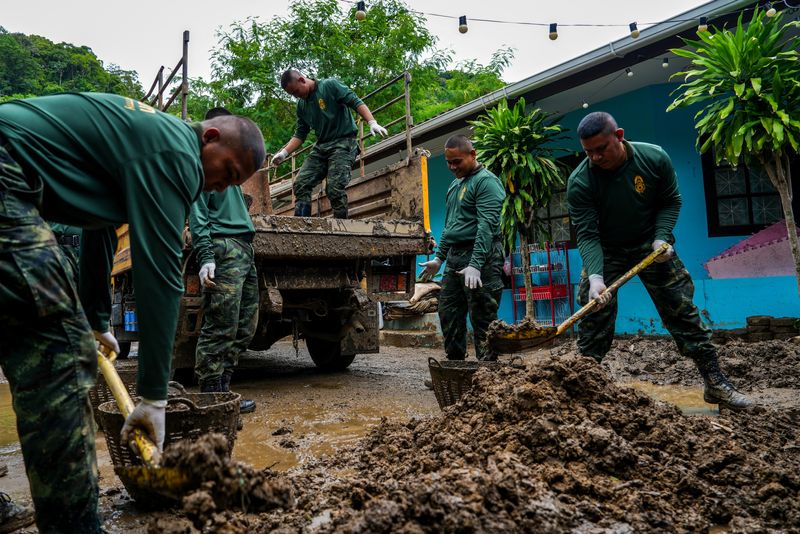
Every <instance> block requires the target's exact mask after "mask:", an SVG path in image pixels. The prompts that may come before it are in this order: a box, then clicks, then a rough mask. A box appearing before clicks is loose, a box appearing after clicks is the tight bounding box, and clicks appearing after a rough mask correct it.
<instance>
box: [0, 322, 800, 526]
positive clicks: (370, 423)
mask: <svg viewBox="0 0 800 534" xmlns="http://www.w3.org/2000/svg"><path fill="white" fill-rule="evenodd" d="M669 343H671V342H669V341H668V340H664V339H659V340H652V339H641V338H633V339H623V340H618V341H616V342H615V345H614V348H613V349H612V352H611V353H610V354H609V357H608V358H607V359H606V360H605V361H604V363H603V365H602V366H600V365H597V364H595V363H594V362H593V361H592V360H589V359H585V358H579V357H576V356H575V355H574V354H573V351H572V350H571V349H572V346H571V344H570V343H569V342H567V343H564V344H562V345H560V346H558V347H555V348H552V349H549V350H544V351H539V352H538V353H534V354H527V355H525V361H526V363H527V364H528V368H527V370H524V371H517V370H512V369H509V370H507V371H504V372H502V373H500V374H499V375H498V374H491V373H487V372H481V373H479V374H478V375H476V385H475V387H474V388H473V390H472V391H471V392H470V394H468V396H467V397H466V398H465V399H464V402H463V404H461V405H458V406H456V407H453V408H449V409H448V410H446V411H445V412H443V413H442V412H440V411H439V409H438V407H437V406H436V404H435V400H434V398H433V394H432V392H430V391H429V390H426V389H425V388H424V387H423V386H422V379H423V378H424V377H426V376H427V368H426V360H427V357H428V356H439V352H438V351H433V350H429V349H418V348H415V349H394V348H384V352H383V353H382V354H380V355H371V356H364V357H360V358H358V359H357V360H356V362H355V363H354V364H353V367H352V368H351V371H350V372H348V373H344V374H338V375H319V374H317V373H316V371H315V370H314V369H313V367H312V366H311V364H310V362H309V361H308V360H307V357H306V358H302V356H301V359H299V360H297V359H295V358H294V355H293V352H292V351H291V347H290V346H288V345H287V346H282V347H280V350H279V351H278V353H279V355H278V357H277V359H275V358H276V357H275V356H274V355H273V354H269V355H267V356H265V357H267V358H269V360H270V361H272V362H273V366H272V367H271V368H270V369H269V370H268V371H266V372H260V373H255V372H246V373H242V374H243V375H246V379H245V380H244V381H239V382H238V383H236V382H235V385H236V386H237V387H238V389H240V390H242V392H243V393H245V395H247V396H250V397H253V398H255V399H256V400H257V401H258V402H259V409H258V410H257V412H256V413H255V414H253V415H251V416H245V430H244V431H243V433H242V434H241V436H240V439H239V440H238V442H237V445H236V448H235V449H234V458H233V459H234V462H233V463H231V462H228V461H226V460H224V459H220V458H217V457H216V456H215V455H214V454H210V453H213V450H214V444H213V443H205V444H199V445H198V444H195V446H196V447H200V448H201V449H202V450H203V451H204V454H205V458H206V463H205V464H204V465H208V461H209V459H210V463H211V465H212V466H216V467H214V468H212V469H206V470H205V471H206V481H205V483H204V486H203V487H202V488H199V490H198V491H194V492H192V493H191V495H189V496H188V497H187V498H186V499H185V501H184V502H183V505H182V508H183V511H182V512H180V513H179V514H177V515H176V514H175V512H169V513H160V514H155V515H144V514H141V513H140V512H137V511H136V509H135V507H134V506H133V505H132V504H131V503H130V502H129V501H128V499H127V498H126V495H125V492H124V491H122V490H120V487H119V483H118V481H117V480H116V478H115V477H114V476H113V474H111V473H110V471H109V469H108V467H107V466H106V468H105V469H104V470H102V471H103V473H104V475H103V480H102V482H101V484H102V488H103V490H102V493H103V498H102V503H103V504H102V508H103V511H104V513H105V514H106V518H107V528H109V530H111V531H116V532H122V531H124V532H144V531H147V530H148V529H149V531H151V532H199V531H201V529H202V530H205V531H217V532H253V531H269V530H278V531H284V532H297V531H305V532H329V531H343V532H390V531H392V532H397V531H402V532H429V531H499V530H506V531H542V532H561V531H565V530H572V531H577V532H601V531H608V532H634V531H651V530H660V531H686V532H688V531H705V530H707V529H709V528H716V529H719V530H717V531H720V532H725V531H731V532H750V531H776V532H783V531H785V532H800V495H799V494H798V492H799V491H800V475H799V473H800V469H798V468H800V444H799V443H798V436H797V434H798V424H797V423H798V421H799V420H800V395H798V393H800V391H798V383H799V382H800V380H799V379H798V376H799V375H800V371H799V370H798V365H797V364H798V363H800V362H798V360H800V347H797V346H796V345H791V344H789V343H786V342H763V343H758V344H747V345H744V344H742V345H739V344H737V343H728V344H727V345H725V346H721V348H720V352H721V354H723V365H722V368H723V369H724V370H725V371H726V372H727V373H728V374H729V375H730V376H731V377H732V378H733V379H734V381H735V382H736V383H737V384H738V385H740V386H741V387H742V389H744V390H745V391H747V392H748V393H753V396H754V397H756V398H757V399H759V400H760V401H761V402H762V404H763V403H769V404H770V406H769V407H760V408H758V409H756V410H754V411H752V412H749V413H744V414H742V413H732V412H728V411H727V410H723V411H722V413H719V412H718V411H716V410H715V409H713V408H712V407H710V406H708V405H706V410H705V411H704V412H701V413H706V414H710V415H686V414H685V413H682V412H681V411H680V410H679V409H678V408H676V407H675V406H674V405H672V404H669V403H663V402H657V401H654V400H652V398H651V397H650V396H647V395H644V394H642V393H641V392H640V391H637V390H634V389H631V388H628V387H620V384H621V383H636V384H637V387H640V389H645V390H648V384H653V383H654V384H661V385H666V386H665V388H663V389H660V390H658V391H656V395H655V396H657V397H658V396H659V395H660V394H662V393H663V392H664V391H667V392H671V391H678V390H680V391H689V392H690V393H692V394H693V395H694V397H695V398H696V397H698V396H700V397H701V395H702V389H701V388H699V387H698V386H699V385H700V384H701V381H700V379H699V377H698V376H697V373H696V371H695V370H694V369H693V368H692V366H691V364H690V363H688V362H685V361H684V360H683V359H681V358H680V357H679V356H678V355H677V354H676V353H675V352H674V347H672V346H671V345H670V344H669ZM641 384H644V386H642V385H641ZM653 388H657V386H653ZM651 393H652V392H651ZM667 397H668V398H669V395H667ZM679 402H682V401H679ZM698 402H699V403H700V404H702V402H700V401H698ZM382 416H386V419H383V420H382V419H381V417H382ZM365 433H367V437H366V438H365V439H363V440H361V441H358V438H359V437H360V436H362V435H364V434H365ZM100 441H102V438H100ZM0 450H2V449H0ZM237 460H240V461H242V462H243V463H241V464H240V463H237V462H236V461H237ZM0 461H4V458H3V457H2V456H0ZM175 461H176V462H178V463H179V464H180V462H185V461H187V460H186V455H185V454H184V455H178V456H177V459H176V460H175ZM101 462H102V452H101ZM215 462H216V463H215ZM298 462H299V463H298ZM245 464H247V465H245ZM270 467H271V469H265V468H270ZM287 469H288V471H287ZM12 470H13V466H12ZM5 481H6V479H2V480H0V485H3V484H5ZM243 506H244V508H245V509H246V512H245V511H243V510H242V507H243Z"/></svg>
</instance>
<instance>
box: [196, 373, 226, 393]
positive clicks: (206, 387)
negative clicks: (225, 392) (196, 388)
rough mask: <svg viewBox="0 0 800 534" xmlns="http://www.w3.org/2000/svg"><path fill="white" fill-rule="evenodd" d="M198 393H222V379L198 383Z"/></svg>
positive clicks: (211, 379)
mask: <svg viewBox="0 0 800 534" xmlns="http://www.w3.org/2000/svg"><path fill="white" fill-rule="evenodd" d="M200 393H222V378H221V377H219V376H215V377H214V378H206V379H205V380H201V381H200Z"/></svg>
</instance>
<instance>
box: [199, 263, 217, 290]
mask: <svg viewBox="0 0 800 534" xmlns="http://www.w3.org/2000/svg"><path fill="white" fill-rule="evenodd" d="M216 268H217V266H216V264H215V263H214V262H213V261H210V262H208V263H206V264H204V265H203V266H202V267H200V273H199V276H200V283H201V284H203V285H204V286H205V287H214V286H215V285H217V284H215V283H214V282H212V280H214V271H215V270H216Z"/></svg>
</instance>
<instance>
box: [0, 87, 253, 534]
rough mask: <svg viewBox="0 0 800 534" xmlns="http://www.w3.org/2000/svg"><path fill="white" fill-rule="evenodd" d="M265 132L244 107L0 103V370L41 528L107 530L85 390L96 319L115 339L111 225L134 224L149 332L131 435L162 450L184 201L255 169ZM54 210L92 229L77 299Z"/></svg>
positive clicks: (62, 98) (59, 98)
mask: <svg viewBox="0 0 800 534" xmlns="http://www.w3.org/2000/svg"><path fill="white" fill-rule="evenodd" d="M263 143H264V142H263V138H262V136H261V133H260V131H259V130H258V127H257V126H256V125H255V124H253V123H252V121H249V120H247V119H242V118H239V117H218V118H216V119H213V120H210V121H204V122H203V123H200V124H193V125H190V124H186V123H184V122H182V121H180V120H179V119H177V118H175V117H173V116H171V115H167V114H165V113H161V112H159V111H156V110H155V109H153V108H152V107H150V106H147V105H145V104H141V103H139V102H136V101H134V100H132V99H130V98H125V97H122V96H118V95H108V94H90V93H71V94H59V95H52V96H45V97H38V98H32V99H28V100H13V101H9V102H6V103H4V104H0V366H2V370H3V373H4V374H5V376H6V377H7V378H8V381H9V384H10V387H11V394H12V398H13V403H14V411H15V412H16V416H17V430H18V433H19V436H20V443H21V446H22V453H23V458H24V460H25V468H26V471H27V474H28V480H29V483H30V487H31V494H32V496H33V501H34V506H35V509H36V522H37V526H38V528H39V531H40V532H42V533H50V532H87V533H91V532H99V531H101V526H100V520H99V517H98V511H97V494H98V488H97V464H96V458H95V450H94V427H93V424H92V418H91V408H90V406H89V402H88V395H87V392H88V390H89V388H90V387H91V386H92V385H93V383H94V380H95V376H96V373H97V357H96V352H95V338H93V337H92V331H94V332H95V336H96V337H98V338H100V340H101V343H102V344H104V345H106V346H108V347H111V348H114V349H117V348H118V346H117V344H116V340H115V339H114V338H113V336H112V335H111V334H110V332H109V329H108V322H109V321H108V319H109V314H110V309H111V302H110V294H109V282H108V281H109V277H110V272H111V266H112V260H113V255H114V251H115V249H116V232H115V227H116V226H118V225H120V224H123V223H126V222H127V223H129V225H130V238H131V251H132V260H133V277H134V283H135V286H136V291H137V304H138V311H139V325H140V335H141V337H140V345H139V346H140V348H139V374H138V379H137V388H138V394H139V396H140V397H141V398H142V401H141V402H140V403H139V404H138V405H137V406H136V408H135V409H134V411H133V413H132V414H131V415H130V416H129V417H128V419H127V420H126V422H125V426H124V428H123V438H124V439H126V440H127V438H128V437H130V432H131V429H132V428H133V427H139V428H142V430H143V431H144V432H145V433H146V434H148V435H149V436H150V437H151V439H153V441H154V442H155V443H156V444H157V445H158V446H159V447H160V446H162V444H163V440H164V409H165V405H166V398H167V382H168V380H169V370H170V363H171V359H172V345H173V341H174V338H175V331H176V326H177V318H178V304H179V298H180V295H181V293H182V282H181V250H182V240H181V232H182V230H183V227H184V221H185V220H186V217H187V216H188V212H189V206H190V205H191V203H192V202H193V201H194V200H195V199H196V198H197V197H198V196H199V195H200V192H201V191H202V190H203V189H205V190H215V191H222V190H223V189H224V188H225V187H227V186H229V185H233V184H240V183H242V182H244V180H246V179H247V178H249V177H250V176H251V175H252V174H253V173H254V172H255V171H256V169H258V168H259V167H260V166H261V164H262V163H263V161H264V158H265V150H264V144H263ZM44 219H47V220H49V221H53V222H57V223H63V224H69V225H74V226H79V227H81V228H83V236H82V242H81V255H80V269H79V270H80V298H79V296H78V291H77V289H76V287H75V284H74V282H73V280H72V277H71V276H69V274H68V273H69V272H70V270H69V268H68V266H67V264H66V261H65V259H64V255H63V254H61V253H60V252H59V251H58V249H57V247H58V244H57V242H56V240H55V237H54V235H53V232H52V231H51V230H50V227H49V226H48V225H47V224H46V223H45V222H44ZM139 292H141V293H139Z"/></svg>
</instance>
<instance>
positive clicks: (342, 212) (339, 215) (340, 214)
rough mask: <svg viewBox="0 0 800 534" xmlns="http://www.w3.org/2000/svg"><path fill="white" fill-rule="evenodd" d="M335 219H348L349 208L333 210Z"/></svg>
mask: <svg viewBox="0 0 800 534" xmlns="http://www.w3.org/2000/svg"><path fill="white" fill-rule="evenodd" d="M333 218H334V219H346V218H347V208H342V209H338V210H333Z"/></svg>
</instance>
